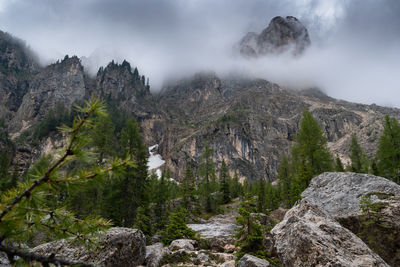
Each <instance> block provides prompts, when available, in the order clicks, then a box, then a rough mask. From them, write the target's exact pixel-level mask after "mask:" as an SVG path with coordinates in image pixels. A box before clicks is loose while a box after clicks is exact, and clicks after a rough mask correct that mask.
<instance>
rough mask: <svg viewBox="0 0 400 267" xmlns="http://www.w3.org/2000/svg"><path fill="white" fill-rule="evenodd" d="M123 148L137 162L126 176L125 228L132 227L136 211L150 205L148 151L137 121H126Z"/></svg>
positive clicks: (123, 132) (122, 137) (131, 119)
mask: <svg viewBox="0 0 400 267" xmlns="http://www.w3.org/2000/svg"><path fill="white" fill-rule="evenodd" d="M121 148H122V153H123V154H124V155H129V156H130V157H131V158H132V159H133V160H134V162H135V164H136V167H135V168H128V169H127V171H126V174H124V179H123V182H122V183H121V184H120V186H121V188H122V190H121V191H122V197H123V199H124V203H125V208H126V210H127V212H126V214H124V218H123V221H124V224H123V225H124V226H132V223H133V222H134V218H135V216H136V209H137V208H138V207H140V206H145V205H147V204H148V203H149V199H148V166H147V162H148V155H147V154H148V151H147V148H146V146H145V145H144V142H143V139H142V137H141V135H140V133H139V125H138V123H137V122H136V120H135V119H133V118H130V119H128V120H127V121H126V124H125V127H124V128H123V129H122V131H121Z"/></svg>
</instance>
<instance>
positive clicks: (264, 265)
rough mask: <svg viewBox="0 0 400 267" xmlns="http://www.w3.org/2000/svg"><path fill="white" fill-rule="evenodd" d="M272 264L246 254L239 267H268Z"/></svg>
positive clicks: (239, 262)
mask: <svg viewBox="0 0 400 267" xmlns="http://www.w3.org/2000/svg"><path fill="white" fill-rule="evenodd" d="M269 265H270V264H269V262H268V261H267V260H264V259H260V258H257V257H254V256H252V255H249V254H245V255H244V256H243V257H242V258H241V259H240V260H239V261H238V265H237V266H238V267H268V266H269Z"/></svg>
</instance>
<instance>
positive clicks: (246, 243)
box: [235, 194, 266, 258]
mask: <svg viewBox="0 0 400 267" xmlns="http://www.w3.org/2000/svg"><path fill="white" fill-rule="evenodd" d="M238 212H239V216H238V217H236V222H237V224H238V225H239V226H240V227H239V228H237V230H236V234H235V237H236V239H237V241H236V246H238V247H240V250H239V252H238V253H237V256H238V258H241V256H243V255H244V254H246V253H248V254H251V255H254V256H258V257H263V258H264V257H265V255H266V252H265V248H264V246H263V243H262V240H263V235H264V231H265V229H264V227H263V226H262V225H261V224H260V223H259V221H258V219H259V218H257V216H256V214H255V213H256V212H257V205H256V203H255V200H254V198H252V197H251V196H250V195H249V194H246V196H245V198H244V200H243V201H241V202H240V207H239V209H238Z"/></svg>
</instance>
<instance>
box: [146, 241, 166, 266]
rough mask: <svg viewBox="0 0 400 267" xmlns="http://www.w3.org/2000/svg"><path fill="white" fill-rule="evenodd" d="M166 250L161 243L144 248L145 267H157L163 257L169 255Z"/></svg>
mask: <svg viewBox="0 0 400 267" xmlns="http://www.w3.org/2000/svg"><path fill="white" fill-rule="evenodd" d="M169 253H170V251H169V250H168V248H164V246H163V244H162V243H156V244H154V245H151V246H147V247H146V260H145V262H146V266H147V267H158V266H159V265H160V261H161V259H162V258H163V257H164V255H166V254H169Z"/></svg>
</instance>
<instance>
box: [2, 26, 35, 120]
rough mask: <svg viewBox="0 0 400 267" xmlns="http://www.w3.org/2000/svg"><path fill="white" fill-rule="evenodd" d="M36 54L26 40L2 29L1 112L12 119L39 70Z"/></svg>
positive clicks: (3, 115) (5, 117)
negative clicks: (31, 79)
mask: <svg viewBox="0 0 400 267" xmlns="http://www.w3.org/2000/svg"><path fill="white" fill-rule="evenodd" d="M38 69H39V67H38V64H37V63H36V60H35V56H34V55H33V53H32V52H31V51H30V50H29V49H28V48H27V47H26V46H25V44H24V42H23V41H21V40H19V39H17V38H15V37H13V36H11V35H10V34H8V33H5V32H2V31H0V114H1V117H2V118H4V119H6V120H10V119H11V118H12V117H13V116H14V114H15V112H16V111H17V110H18V107H19V106H20V104H21V102H22V98H23V96H24V95H25V94H26V92H27V91H28V88H29V81H30V78H31V76H32V75H33V74H35V73H36V72H37V71H38Z"/></svg>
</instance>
